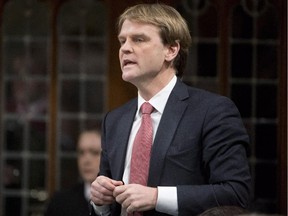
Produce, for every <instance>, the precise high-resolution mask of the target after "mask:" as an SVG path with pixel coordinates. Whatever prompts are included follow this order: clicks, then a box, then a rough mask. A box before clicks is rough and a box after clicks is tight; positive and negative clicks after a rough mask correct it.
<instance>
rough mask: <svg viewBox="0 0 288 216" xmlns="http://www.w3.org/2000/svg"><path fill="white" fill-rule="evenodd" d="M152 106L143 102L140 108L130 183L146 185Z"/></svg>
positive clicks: (151, 135)
mask: <svg viewBox="0 0 288 216" xmlns="http://www.w3.org/2000/svg"><path fill="white" fill-rule="evenodd" d="M153 109H154V108H153V106H152V105H151V104H150V103H148V102H145V103H144V104H142V106H141V112H142V119H141V125H140V128H139V130H138V132H137V134H136V137H135V140H134V144H133V149H132V157H131V168H130V183H136V184H141V185H147V180H148V172H149V163H150V153H151V147H152V141H153V126H152V120H151V116H150V114H151V113H152V111H153ZM132 215H133V216H141V215H143V214H142V212H133V214H128V216H132Z"/></svg>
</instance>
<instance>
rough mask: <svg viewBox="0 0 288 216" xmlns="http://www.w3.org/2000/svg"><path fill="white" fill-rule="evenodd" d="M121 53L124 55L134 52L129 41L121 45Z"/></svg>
mask: <svg viewBox="0 0 288 216" xmlns="http://www.w3.org/2000/svg"><path fill="white" fill-rule="evenodd" d="M120 51H121V52H124V53H127V52H132V51H133V48H132V45H131V42H130V41H129V40H126V41H125V43H123V44H122V45H121V47H120Z"/></svg>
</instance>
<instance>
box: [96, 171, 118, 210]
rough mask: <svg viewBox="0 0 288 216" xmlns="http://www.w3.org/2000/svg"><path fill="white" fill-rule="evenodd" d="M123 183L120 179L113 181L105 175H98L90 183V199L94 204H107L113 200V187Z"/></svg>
mask: <svg viewBox="0 0 288 216" xmlns="http://www.w3.org/2000/svg"><path fill="white" fill-rule="evenodd" d="M119 185H123V182H122V181H115V180H113V179H110V178H108V177H106V176H98V177H97V178H96V180H95V181H94V182H92V184H91V200H92V202H94V203H95V204H96V205H108V204H111V203H113V202H114V201H115V198H114V196H113V191H114V189H115V188H116V187H117V186H119Z"/></svg>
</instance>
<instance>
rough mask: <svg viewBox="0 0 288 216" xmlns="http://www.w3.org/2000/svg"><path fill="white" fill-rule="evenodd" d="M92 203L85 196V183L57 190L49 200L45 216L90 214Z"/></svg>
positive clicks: (82, 215) (84, 215)
mask: <svg viewBox="0 0 288 216" xmlns="http://www.w3.org/2000/svg"><path fill="white" fill-rule="evenodd" d="M90 208H91V206H90V204H89V203H88V201H87V200H86V199H85V196H84V183H79V184H76V185H75V186H73V187H72V188H69V189H66V190H61V191H58V192H56V193H55V194H54V195H53V197H52V198H51V199H50V200H49V203H48V206H47V209H46V210H45V214H44V215H45V216H88V215H89V213H90Z"/></svg>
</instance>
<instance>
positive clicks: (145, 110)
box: [141, 102, 154, 114]
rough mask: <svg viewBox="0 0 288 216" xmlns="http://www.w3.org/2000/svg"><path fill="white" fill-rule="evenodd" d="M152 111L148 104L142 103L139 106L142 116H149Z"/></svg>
mask: <svg viewBox="0 0 288 216" xmlns="http://www.w3.org/2000/svg"><path fill="white" fill-rule="evenodd" d="M153 109H154V107H153V106H152V105H151V104H150V103H148V102H145V103H143V104H142V106H141V112H142V114H151V113H152V112H153Z"/></svg>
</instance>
